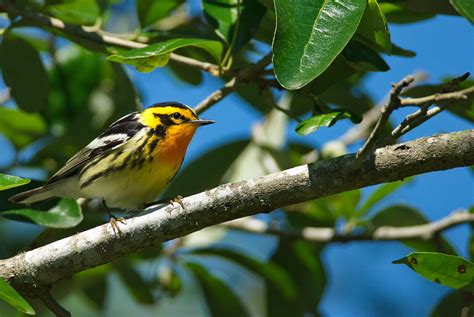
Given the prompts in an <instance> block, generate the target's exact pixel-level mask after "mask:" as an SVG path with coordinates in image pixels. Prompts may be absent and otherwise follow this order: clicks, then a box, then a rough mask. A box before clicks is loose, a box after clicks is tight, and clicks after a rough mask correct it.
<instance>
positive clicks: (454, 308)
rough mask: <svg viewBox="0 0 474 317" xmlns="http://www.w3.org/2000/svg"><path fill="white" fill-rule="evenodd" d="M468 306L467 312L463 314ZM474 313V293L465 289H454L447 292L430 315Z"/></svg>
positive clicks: (439, 316) (468, 314)
mask: <svg viewBox="0 0 474 317" xmlns="http://www.w3.org/2000/svg"><path fill="white" fill-rule="evenodd" d="M465 308H468V309H469V311H468V312H467V313H466V314H462V313H461V312H463V310H464V309H465ZM473 313H474V299H473V295H472V294H469V293H467V292H463V291H454V292H450V293H448V294H446V295H445V296H444V297H443V298H441V300H440V301H439V303H438V304H437V305H436V307H435V308H434V309H433V311H432V312H431V314H430V317H446V316H452V315H454V316H466V317H467V316H471V315H472V314H473Z"/></svg>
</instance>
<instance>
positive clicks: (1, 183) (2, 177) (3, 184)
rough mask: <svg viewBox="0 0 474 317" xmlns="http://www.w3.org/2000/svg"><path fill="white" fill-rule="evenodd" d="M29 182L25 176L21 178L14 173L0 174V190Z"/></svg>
mask: <svg viewBox="0 0 474 317" xmlns="http://www.w3.org/2000/svg"><path fill="white" fill-rule="evenodd" d="M29 182H30V180H29V179H27V178H21V177H18V176H14V175H6V174H0V190H6V189H10V188H14V187H18V186H21V185H25V184H28V183H29Z"/></svg>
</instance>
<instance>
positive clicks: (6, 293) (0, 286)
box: [0, 277, 35, 315]
mask: <svg viewBox="0 0 474 317" xmlns="http://www.w3.org/2000/svg"><path fill="white" fill-rule="evenodd" d="M0 300H3V301H5V302H7V303H8V304H10V305H11V306H13V307H14V308H15V309H16V310H18V311H20V312H22V313H25V314H28V315H34V314H35V310H34V309H33V307H31V306H30V304H28V302H27V301H26V300H24V299H23V297H21V295H20V294H18V292H17V291H16V290H15V289H14V288H13V287H11V286H10V285H9V284H8V283H7V282H5V281H4V280H3V279H2V278H1V277H0Z"/></svg>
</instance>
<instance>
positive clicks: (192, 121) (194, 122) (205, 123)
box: [188, 119, 216, 126]
mask: <svg viewBox="0 0 474 317" xmlns="http://www.w3.org/2000/svg"><path fill="white" fill-rule="evenodd" d="M188 122H189V123H192V124H195V125H199V126H201V125H208V124H213V123H216V122H215V121H214V120H206V119H196V120H191V121H188Z"/></svg>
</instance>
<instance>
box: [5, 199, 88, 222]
mask: <svg viewBox="0 0 474 317" xmlns="http://www.w3.org/2000/svg"><path fill="white" fill-rule="evenodd" d="M0 217H4V218H7V219H11V220H16V221H22V222H28V223H34V224H38V225H41V226H45V227H50V228H71V227H75V226H77V225H78V224H79V223H80V222H81V221H82V219H83V216H82V211H81V207H80V206H79V204H78V203H77V202H76V200H75V199H72V198H63V199H61V200H60V201H59V203H58V204H57V205H56V206H54V207H53V208H51V209H50V210H48V211H42V210H35V209H29V208H25V209H16V210H7V211H2V212H0Z"/></svg>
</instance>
